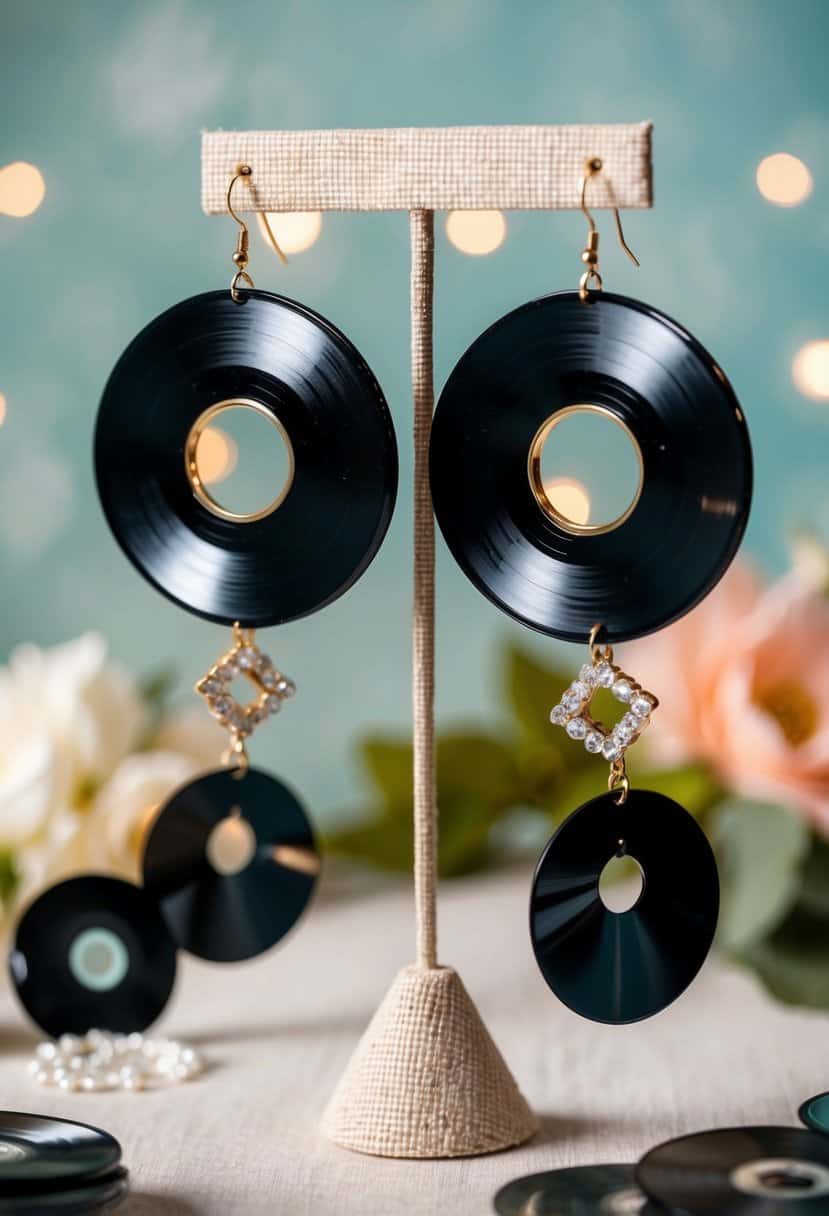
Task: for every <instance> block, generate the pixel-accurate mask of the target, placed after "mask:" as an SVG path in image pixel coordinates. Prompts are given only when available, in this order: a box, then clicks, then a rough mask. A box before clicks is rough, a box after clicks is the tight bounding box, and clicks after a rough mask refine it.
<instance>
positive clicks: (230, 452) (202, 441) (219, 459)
mask: <svg viewBox="0 0 829 1216" xmlns="http://www.w3.org/2000/svg"><path fill="white" fill-rule="evenodd" d="M238 460H239V448H238V447H237V445H236V441H235V440H234V439H232V438H231V437H230V435H228V434H226V433H225V432H224V431H223V430H221V428H220V427H218V426H207V427H205V428H204V430H203V431H202V433H201V437H200V438H199V446H198V447H197V449H196V464H197V465H198V470H199V477H200V478H201V480H202V483H203V484H204V485H206V486H215V485H218V484H219V482H220V481H225V480H226V479H227V478H228V477H229V476H230V474H231V473H232V472H233V470H234V469H235V468H236V464H237V462H238Z"/></svg>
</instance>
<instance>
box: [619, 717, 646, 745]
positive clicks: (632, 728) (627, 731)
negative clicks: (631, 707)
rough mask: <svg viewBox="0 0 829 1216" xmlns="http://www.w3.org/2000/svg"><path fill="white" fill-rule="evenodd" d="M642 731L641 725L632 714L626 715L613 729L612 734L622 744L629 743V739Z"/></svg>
mask: <svg viewBox="0 0 829 1216" xmlns="http://www.w3.org/2000/svg"><path fill="white" fill-rule="evenodd" d="M641 729H642V723H641V722H640V721H639V720H638V718H635V717H634V716H633V714H631V713H627V714H625V716H624V717H623V718H622V719H621V721H620V722H617V724H616V726H615V727H614V728H613V734H614V735H615V736H616V738H617V739H619V740H621V742H622V743H630V741H631V739H632V738H633V736H634V735H635V734H637V732H638V731H640V730H641Z"/></svg>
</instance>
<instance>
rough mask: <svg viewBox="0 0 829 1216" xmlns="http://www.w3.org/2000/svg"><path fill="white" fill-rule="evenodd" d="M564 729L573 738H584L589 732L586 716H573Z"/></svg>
mask: <svg viewBox="0 0 829 1216" xmlns="http://www.w3.org/2000/svg"><path fill="white" fill-rule="evenodd" d="M564 729H565V730H566V731H567V734H568V735H569V736H570V738H571V739H583V738H584V737H585V735H586V734H587V723H586V722H585V720H584V718H572V719H571V721H569V722H568V723H567V725H566V727H565V728H564Z"/></svg>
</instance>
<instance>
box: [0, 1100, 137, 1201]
mask: <svg viewBox="0 0 829 1216" xmlns="http://www.w3.org/2000/svg"><path fill="white" fill-rule="evenodd" d="M120 1160H121V1146H120V1144H119V1143H118V1141H117V1140H116V1139H115V1137H114V1136H111V1135H110V1134H109V1132H105V1131H102V1130H101V1128H98V1127H91V1126H90V1125H89V1124H87V1123H76V1122H74V1121H73V1120H71V1119H58V1118H53V1117H52V1116H49V1115H32V1114H26V1113H23V1112H21V1111H11V1110H4V1111H0V1195H4V1194H6V1193H7V1192H8V1191H19V1190H21V1189H23V1188H25V1187H35V1188H39V1187H47V1186H68V1185H71V1184H73V1183H76V1182H78V1181H79V1180H81V1179H84V1180H87V1181H88V1180H89V1179H91V1178H97V1177H98V1176H99V1175H102V1174H109V1173H110V1172H111V1171H112V1170H113V1169H114V1168H115V1167H116V1166H117V1165H118V1163H119V1162H120Z"/></svg>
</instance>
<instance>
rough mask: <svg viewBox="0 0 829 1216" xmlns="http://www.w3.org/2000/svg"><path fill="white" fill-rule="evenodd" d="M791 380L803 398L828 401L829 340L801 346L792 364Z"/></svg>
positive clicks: (825, 339) (823, 339)
mask: <svg viewBox="0 0 829 1216" xmlns="http://www.w3.org/2000/svg"><path fill="white" fill-rule="evenodd" d="M792 379H793V380H794V382H795V386H796V387H797V388H798V389H799V390H800V392H801V393H802V394H803V396H804V397H811V398H812V400H813V401H829V338H819V339H817V340H816V341H815V342H807V343H806V345H805V346H801V348H800V350H799V351H798V352H797V354H796V355H795V357H794V361H793V362H792Z"/></svg>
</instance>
